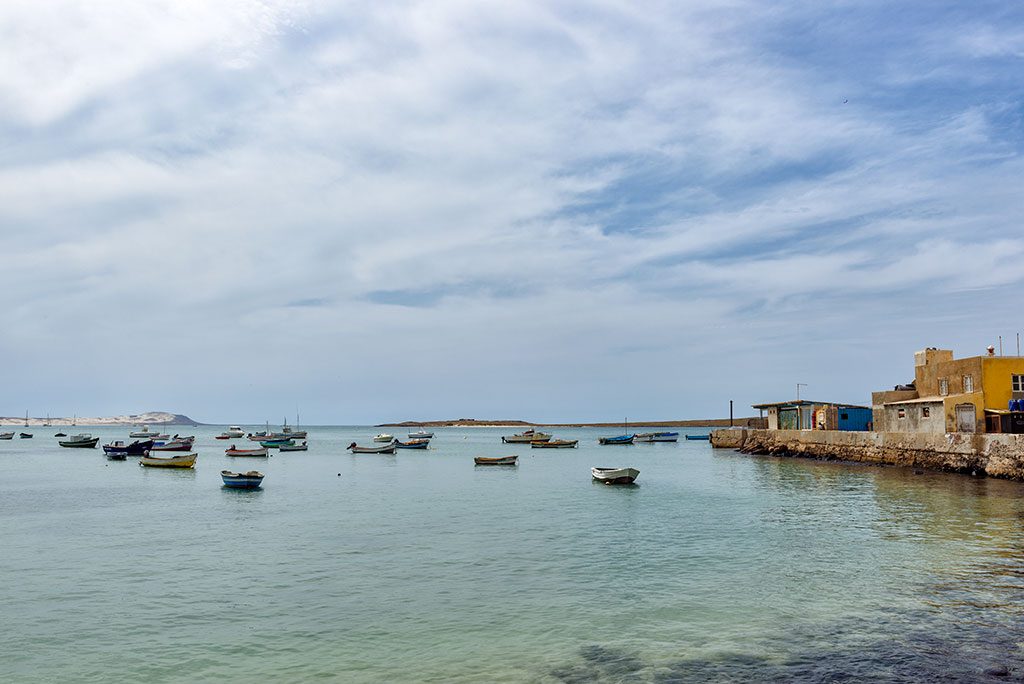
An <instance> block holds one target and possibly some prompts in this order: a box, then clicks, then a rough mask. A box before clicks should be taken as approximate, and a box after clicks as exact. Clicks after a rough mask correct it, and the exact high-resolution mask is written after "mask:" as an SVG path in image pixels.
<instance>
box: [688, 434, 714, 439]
mask: <svg viewBox="0 0 1024 684" xmlns="http://www.w3.org/2000/svg"><path fill="white" fill-rule="evenodd" d="M686 439H690V440H696V439H702V440H710V439H711V435H686Z"/></svg>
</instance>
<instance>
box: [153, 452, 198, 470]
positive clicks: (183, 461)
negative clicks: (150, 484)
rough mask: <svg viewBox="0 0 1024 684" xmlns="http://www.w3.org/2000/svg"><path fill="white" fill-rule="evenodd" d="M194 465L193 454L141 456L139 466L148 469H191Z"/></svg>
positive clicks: (194, 456)
mask: <svg viewBox="0 0 1024 684" xmlns="http://www.w3.org/2000/svg"><path fill="white" fill-rule="evenodd" d="M195 464H196V455H195V454H174V455H173V456H143V457H142V458H140V459H139V465H141V466H148V467H150V468H192V467H194V466H195Z"/></svg>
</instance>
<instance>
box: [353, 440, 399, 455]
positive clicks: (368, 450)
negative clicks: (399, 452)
mask: <svg viewBox="0 0 1024 684" xmlns="http://www.w3.org/2000/svg"><path fill="white" fill-rule="evenodd" d="M348 450H349V451H351V452H352V453H353V454H393V453H395V445H394V444H385V445H384V446H379V447H362V446H359V445H358V444H356V443H355V442H352V443H351V444H349V445H348Z"/></svg>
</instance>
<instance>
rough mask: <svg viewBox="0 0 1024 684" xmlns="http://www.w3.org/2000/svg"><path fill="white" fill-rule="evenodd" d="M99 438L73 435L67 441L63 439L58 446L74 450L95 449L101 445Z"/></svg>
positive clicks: (87, 435)
mask: <svg viewBox="0 0 1024 684" xmlns="http://www.w3.org/2000/svg"><path fill="white" fill-rule="evenodd" d="M99 441H100V438H99V437H93V436H92V435H90V434H86V433H83V434H80V435H73V436H71V437H69V438H67V439H62V440H60V441H59V442H57V444H60V445H61V446H62V447H69V448H72V449H94V448H95V447H96V445H97V444H98V443H99Z"/></svg>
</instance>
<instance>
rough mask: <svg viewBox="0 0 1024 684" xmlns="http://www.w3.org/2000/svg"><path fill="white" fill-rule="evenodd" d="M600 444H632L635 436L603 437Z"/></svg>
mask: <svg viewBox="0 0 1024 684" xmlns="http://www.w3.org/2000/svg"><path fill="white" fill-rule="evenodd" d="M597 443H598V444H632V443H633V435H618V436H617V437H601V438H599V439H598V440H597Z"/></svg>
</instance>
